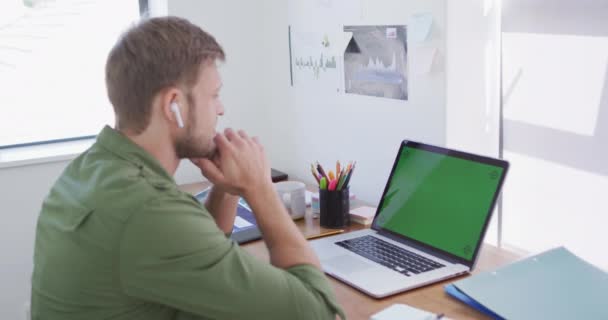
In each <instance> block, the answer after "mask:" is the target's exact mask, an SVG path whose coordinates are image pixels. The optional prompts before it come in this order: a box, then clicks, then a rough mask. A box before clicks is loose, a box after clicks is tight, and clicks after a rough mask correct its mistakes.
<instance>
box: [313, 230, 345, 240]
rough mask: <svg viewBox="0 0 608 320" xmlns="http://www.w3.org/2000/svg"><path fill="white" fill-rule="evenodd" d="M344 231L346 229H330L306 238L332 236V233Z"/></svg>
mask: <svg viewBox="0 0 608 320" xmlns="http://www.w3.org/2000/svg"><path fill="white" fill-rule="evenodd" d="M342 232H344V229H338V230H329V231H325V232H321V233H319V234H313V235H310V236H307V237H306V240H312V239H317V238H322V237H326V236H331V235H334V234H338V233H342Z"/></svg>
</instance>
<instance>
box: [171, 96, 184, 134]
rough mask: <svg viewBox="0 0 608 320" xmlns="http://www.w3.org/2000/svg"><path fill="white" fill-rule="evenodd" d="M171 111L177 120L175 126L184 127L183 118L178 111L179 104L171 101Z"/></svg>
mask: <svg viewBox="0 0 608 320" xmlns="http://www.w3.org/2000/svg"><path fill="white" fill-rule="evenodd" d="M171 111H173V113H175V119H176V120H177V126H178V127H180V128H183V127H184V120H183V119H182V114H181V113H180V112H179V106H178V105H177V102H171Z"/></svg>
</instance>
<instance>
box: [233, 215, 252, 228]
mask: <svg viewBox="0 0 608 320" xmlns="http://www.w3.org/2000/svg"><path fill="white" fill-rule="evenodd" d="M252 225H253V224H251V222H249V221H247V220H245V219H243V218H241V217H239V216H236V218H234V226H235V227H237V228H246V227H251V226H252Z"/></svg>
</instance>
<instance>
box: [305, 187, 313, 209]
mask: <svg viewBox="0 0 608 320" xmlns="http://www.w3.org/2000/svg"><path fill="white" fill-rule="evenodd" d="M304 199H305V201H306V206H307V207H310V205H311V204H312V192H310V191H308V190H306V195H304Z"/></svg>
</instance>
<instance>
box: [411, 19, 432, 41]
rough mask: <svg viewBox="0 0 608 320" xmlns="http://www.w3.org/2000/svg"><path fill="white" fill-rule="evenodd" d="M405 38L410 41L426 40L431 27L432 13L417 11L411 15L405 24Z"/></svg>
mask: <svg viewBox="0 0 608 320" xmlns="http://www.w3.org/2000/svg"><path fill="white" fill-rule="evenodd" d="M407 27H408V30H407V39H408V41H412V42H424V41H427V40H428V39H429V37H430V35H431V29H432V27H433V15H432V14H430V13H417V14H414V15H412V16H411V18H410V23H409V25H408V26H407Z"/></svg>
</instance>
